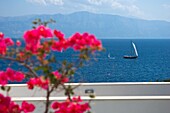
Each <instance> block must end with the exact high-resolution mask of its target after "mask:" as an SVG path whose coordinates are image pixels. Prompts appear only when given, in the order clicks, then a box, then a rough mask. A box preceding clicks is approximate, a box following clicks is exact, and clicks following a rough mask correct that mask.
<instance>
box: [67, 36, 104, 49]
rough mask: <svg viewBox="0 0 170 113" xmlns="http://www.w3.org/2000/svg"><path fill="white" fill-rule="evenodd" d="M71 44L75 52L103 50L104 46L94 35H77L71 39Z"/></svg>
mask: <svg viewBox="0 0 170 113" xmlns="http://www.w3.org/2000/svg"><path fill="white" fill-rule="evenodd" d="M68 40H69V42H70V44H71V47H73V49H74V50H81V49H84V48H87V47H90V48H92V49H96V50H100V49H102V44H101V41H100V40H97V39H96V37H95V36H94V35H91V34H88V33H83V34H80V33H76V34H74V35H73V36H72V37H70V38H69V39H68Z"/></svg>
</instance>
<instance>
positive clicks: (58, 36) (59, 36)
mask: <svg viewBox="0 0 170 113" xmlns="http://www.w3.org/2000/svg"><path fill="white" fill-rule="evenodd" d="M54 35H55V36H56V37H57V38H58V39H59V41H64V40H65V38H64V34H63V33H62V32H61V31H58V30H54Z"/></svg>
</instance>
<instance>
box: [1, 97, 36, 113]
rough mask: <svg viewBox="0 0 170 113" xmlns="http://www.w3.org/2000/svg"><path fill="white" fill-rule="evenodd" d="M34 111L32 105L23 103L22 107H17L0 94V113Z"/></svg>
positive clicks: (27, 112) (8, 98) (9, 99)
mask: <svg viewBox="0 0 170 113" xmlns="http://www.w3.org/2000/svg"><path fill="white" fill-rule="evenodd" d="M34 109H35V106H34V105H33V104H30V103H28V102H26V101H23V102H22V105H21V106H19V105H18V104H16V103H15V102H13V101H11V98H10V97H8V96H7V97H5V96H4V95H2V94H0V113H21V112H24V113H29V112H33V111H34Z"/></svg>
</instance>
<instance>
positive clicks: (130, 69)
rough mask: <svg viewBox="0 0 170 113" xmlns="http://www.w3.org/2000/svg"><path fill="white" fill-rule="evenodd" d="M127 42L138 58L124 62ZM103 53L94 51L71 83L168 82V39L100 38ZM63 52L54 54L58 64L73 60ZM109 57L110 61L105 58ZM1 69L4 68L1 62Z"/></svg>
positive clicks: (169, 75)
mask: <svg viewBox="0 0 170 113" xmlns="http://www.w3.org/2000/svg"><path fill="white" fill-rule="evenodd" d="M131 41H133V42H134V43H135V44H136V47H137V50H138V54H139V57H138V58H137V59H124V58H123V56H124V55H130V54H131V50H132V45H131ZM102 43H103V47H104V48H105V51H102V52H98V53H97V54H96V56H95V58H93V59H91V61H90V62H87V63H86V64H85V66H84V67H82V68H81V69H78V70H77V71H76V74H75V77H74V79H73V81H72V82H87V83H89V82H155V81H162V80H166V79H170V39H103V40H102ZM72 53H74V52H72V51H71V52H70V51H68V52H67V51H66V52H62V53H57V54H56V58H57V59H58V60H59V61H62V60H64V59H66V60H69V61H71V60H74V59H76V54H74V55H73V54H72ZM108 54H110V56H111V58H108ZM0 63H1V66H0V68H1V70H2V69H4V68H5V66H8V65H13V66H14V67H15V68H17V69H19V68H20V66H18V67H17V65H16V64H15V62H12V63H11V64H7V65H5V61H4V60H1V61H0Z"/></svg>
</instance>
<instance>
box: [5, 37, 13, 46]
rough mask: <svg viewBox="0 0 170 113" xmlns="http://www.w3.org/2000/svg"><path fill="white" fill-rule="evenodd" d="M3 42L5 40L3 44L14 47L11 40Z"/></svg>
mask: <svg viewBox="0 0 170 113" xmlns="http://www.w3.org/2000/svg"><path fill="white" fill-rule="evenodd" d="M4 40H5V44H6V45H7V46H13V45H14V42H13V40H12V39H11V38H5V39H4Z"/></svg>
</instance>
